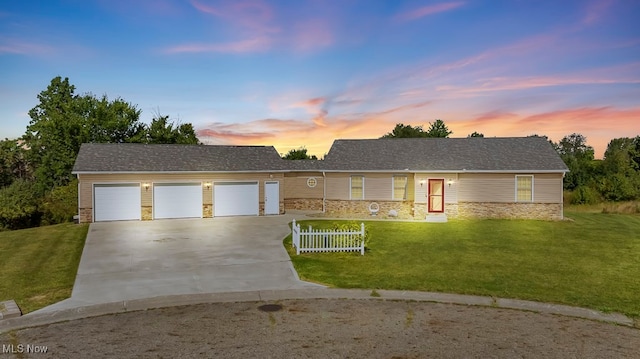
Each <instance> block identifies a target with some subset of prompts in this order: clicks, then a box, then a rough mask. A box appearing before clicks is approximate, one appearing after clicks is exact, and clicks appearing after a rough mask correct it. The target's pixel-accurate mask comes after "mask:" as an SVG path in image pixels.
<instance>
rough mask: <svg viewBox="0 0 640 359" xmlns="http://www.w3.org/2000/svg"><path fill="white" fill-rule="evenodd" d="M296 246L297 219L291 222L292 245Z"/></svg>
mask: <svg viewBox="0 0 640 359" xmlns="http://www.w3.org/2000/svg"><path fill="white" fill-rule="evenodd" d="M295 246H296V220H295V219H294V220H293V221H292V222H291V247H295Z"/></svg>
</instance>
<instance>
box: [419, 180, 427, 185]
mask: <svg viewBox="0 0 640 359" xmlns="http://www.w3.org/2000/svg"><path fill="white" fill-rule="evenodd" d="M425 183H427V180H425V179H424V178H423V179H421V180H420V187H422V186H424V184H425Z"/></svg>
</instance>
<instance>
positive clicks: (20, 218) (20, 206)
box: [0, 179, 42, 229]
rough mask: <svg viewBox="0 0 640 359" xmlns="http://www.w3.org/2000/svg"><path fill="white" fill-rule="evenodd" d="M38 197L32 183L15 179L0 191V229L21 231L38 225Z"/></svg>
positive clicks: (39, 215) (39, 214)
mask: <svg viewBox="0 0 640 359" xmlns="http://www.w3.org/2000/svg"><path fill="white" fill-rule="evenodd" d="M40 199H41V198H40V195H39V192H38V191H37V189H36V185H35V183H34V182H31V181H26V180H23V179H17V180H15V181H14V182H13V183H11V184H10V185H9V186H7V187H4V188H1V189H0V227H1V228H5V229H21V228H29V227H36V226H38V224H39V223H40V217H41V216H42V213H41V212H40V208H39V206H38V205H39V203H40Z"/></svg>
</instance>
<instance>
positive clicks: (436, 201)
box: [427, 179, 444, 213]
mask: <svg viewBox="0 0 640 359" xmlns="http://www.w3.org/2000/svg"><path fill="white" fill-rule="evenodd" d="M427 197H428V198H429V203H428V206H429V207H428V208H429V212H436V213H437V212H444V179H429V193H428V194H427Z"/></svg>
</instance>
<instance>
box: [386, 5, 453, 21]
mask: <svg viewBox="0 0 640 359" xmlns="http://www.w3.org/2000/svg"><path fill="white" fill-rule="evenodd" d="M464 4H465V3H464V1H454V2H445V3H440V4H434V5H427V6H422V7H419V8H417V9H413V10H409V11H405V12H403V13H400V14H398V15H396V16H395V18H396V20H400V21H413V20H417V19H420V18H422V17H425V16H429V15H434V14H438V13H441V12H446V11H450V10H453V9H456V8H459V7H461V6H462V5H464Z"/></svg>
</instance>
